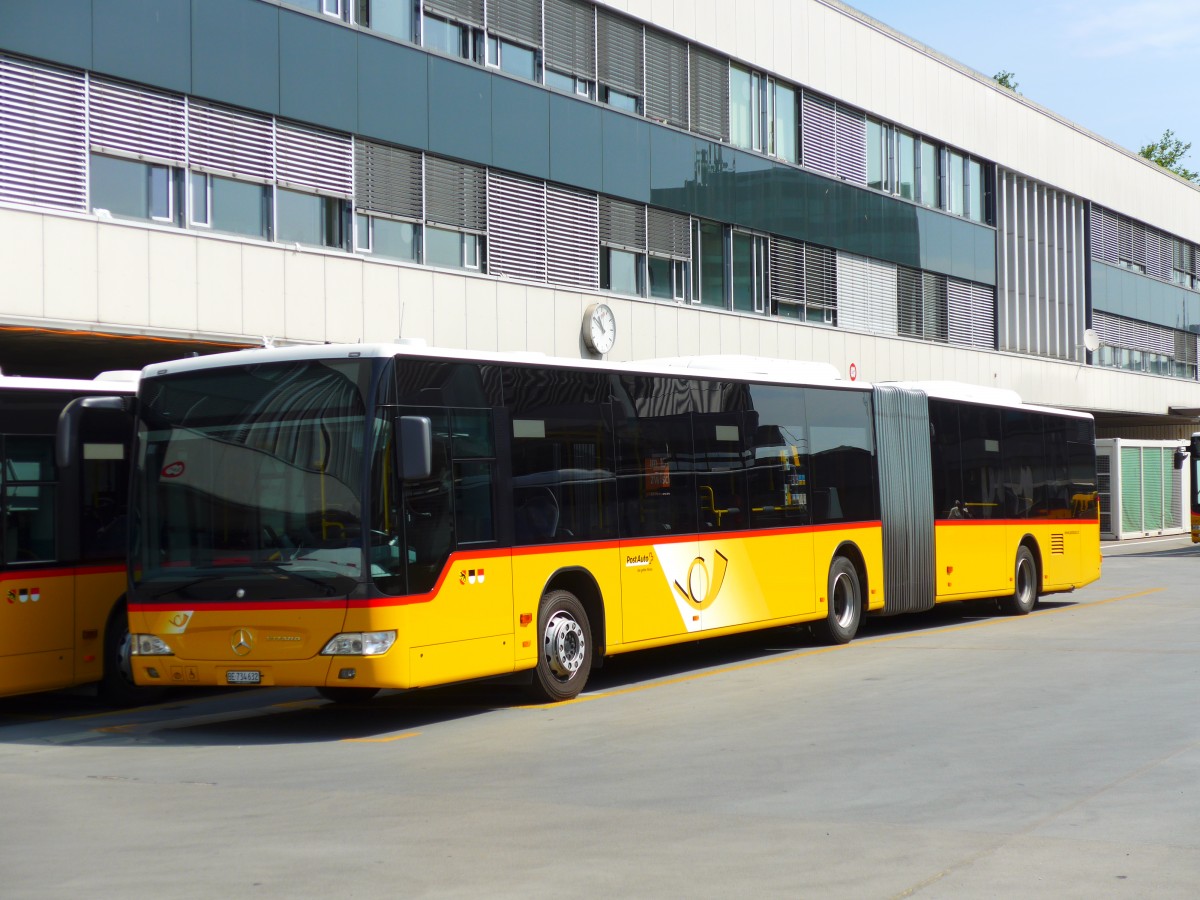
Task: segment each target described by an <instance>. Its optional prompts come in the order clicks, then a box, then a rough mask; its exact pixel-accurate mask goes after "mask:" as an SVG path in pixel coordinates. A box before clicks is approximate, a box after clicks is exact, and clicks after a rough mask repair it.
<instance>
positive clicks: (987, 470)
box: [959, 403, 1005, 519]
mask: <svg viewBox="0 0 1200 900" xmlns="http://www.w3.org/2000/svg"><path fill="white" fill-rule="evenodd" d="M959 434H960V436H961V439H962V443H961V444H960V450H961V454H962V500H963V509H964V513H965V515H966V516H968V517H969V518H973V519H998V518H1002V517H1003V516H1004V515H1005V511H1004V507H1003V504H1002V500H1003V497H1004V486H1003V477H1002V467H1001V456H1000V442H1001V431H1000V410H998V409H987V408H985V407H981V406H973V405H971V404H969V403H965V404H962V405H961V406H960V407H959Z"/></svg>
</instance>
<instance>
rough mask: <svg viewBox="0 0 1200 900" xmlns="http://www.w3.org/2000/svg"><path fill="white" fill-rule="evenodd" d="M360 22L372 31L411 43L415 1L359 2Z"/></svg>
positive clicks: (366, 0) (368, 0)
mask: <svg viewBox="0 0 1200 900" xmlns="http://www.w3.org/2000/svg"><path fill="white" fill-rule="evenodd" d="M364 13H365V15H364ZM358 20H359V21H360V22H362V23H364V24H366V26H367V27H368V28H370V29H371V30H372V31H378V32H379V33H380V34H386V35H389V36H390V37H394V38H400V39H401V40H404V41H411V40H412V39H413V33H412V26H413V0H359V16H358Z"/></svg>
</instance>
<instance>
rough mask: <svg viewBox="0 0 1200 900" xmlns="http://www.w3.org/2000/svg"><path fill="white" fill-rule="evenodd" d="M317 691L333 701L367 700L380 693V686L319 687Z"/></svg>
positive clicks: (351, 701)
mask: <svg viewBox="0 0 1200 900" xmlns="http://www.w3.org/2000/svg"><path fill="white" fill-rule="evenodd" d="M317 693H318V694H320V695H321V696H322V697H324V698H325V699H326V700H329V701H331V702H333V703H347V704H348V703H359V702H364V703H365V702H366V701H367V700H370V699H371V698H372V697H374V696H375V695H376V694H378V693H379V688H369V687H343V686H341V685H338V686H337V687H324V686H322V687H319V688H317Z"/></svg>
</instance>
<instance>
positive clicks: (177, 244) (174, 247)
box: [137, 230, 227, 332]
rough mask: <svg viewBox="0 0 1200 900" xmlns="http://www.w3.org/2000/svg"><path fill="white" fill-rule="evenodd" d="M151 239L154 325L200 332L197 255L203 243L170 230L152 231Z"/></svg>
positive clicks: (152, 315)
mask: <svg viewBox="0 0 1200 900" xmlns="http://www.w3.org/2000/svg"><path fill="white" fill-rule="evenodd" d="M147 237H148V239H149V241H148V249H149V253H150V258H149V265H150V272H149V278H148V282H149V323H150V325H152V326H153V327H155V328H171V329H178V330H180V331H191V332H194V331H196V330H198V329H199V327H200V321H199V309H198V302H197V279H196V256H197V254H198V253H199V243H198V242H197V241H195V240H192V239H191V238H189V237H188V236H187V235H186V234H178V233H174V232H170V231H158V230H155V231H151V232H148V233H147ZM137 324H141V323H140V322H139V323H137ZM221 330H227V329H221Z"/></svg>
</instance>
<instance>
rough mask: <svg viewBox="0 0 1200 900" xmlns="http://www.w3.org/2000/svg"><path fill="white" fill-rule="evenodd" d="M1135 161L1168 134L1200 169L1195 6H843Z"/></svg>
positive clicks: (1124, 2)
mask: <svg viewBox="0 0 1200 900" xmlns="http://www.w3.org/2000/svg"><path fill="white" fill-rule="evenodd" d="M844 2H846V3H848V5H850V6H853V7H854V8H855V9H858V10H860V11H861V12H864V13H866V14H867V15H869V16H871V17H872V18H874V19H878V20H879V21H881V22H884V23H886V24H887V25H890V26H891V27H892V28H894V29H895V30H896V31H899V32H901V33H903V34H905V35H907V36H909V37H911V38H913V39H914V40H917V41H920V42H921V43H923V44H926V45H928V46H930V47H932V48H933V49H934V50H937V51H938V52H939V53H941V54H943V55H945V56H949V57H950V58H952V59H954V60H957V61H958V62H960V63H962V64H963V65H966V66H969V67H970V68H972V69H975V70H976V71H978V72H981V73H983V74H984V75H989V76H992V75H995V74H997V73H998V72H1001V71H1008V72H1012V73H1014V80H1015V81H1016V83H1017V90H1018V91H1019V92H1020V93H1021V94H1023V95H1025V96H1026V97H1028V98H1029V99H1030V100H1033V101H1034V102H1035V103H1038V104H1040V105H1041V106H1044V107H1047V108H1048V109H1050V110H1052V111H1054V112H1056V113H1058V114H1059V115H1060V116H1063V117H1064V118H1066V119H1069V120H1071V121H1073V122H1076V123H1078V124H1080V125H1082V126H1083V127H1084V128H1087V129H1088V130H1089V131H1093V132H1095V133H1096V134H1098V135H1100V136H1101V137H1104V138H1107V139H1108V140H1110V141H1112V142H1113V143H1115V144H1118V145H1120V146H1122V147H1125V148H1126V149H1128V150H1131V151H1133V152H1134V153H1136V152H1137V151H1138V150H1139V149H1140V148H1141V147H1142V146H1144V145H1146V144H1149V143H1153V142H1155V141H1157V140H1158V139H1159V138H1160V137H1162V134H1163V132H1164V131H1165V130H1167V129H1171V130H1172V131H1174V132H1175V137H1176V138H1178V139H1181V140H1183V141H1184V143H1189V142H1190V143H1193V144H1194V146H1193V148H1192V150H1191V152H1190V153H1189V154H1188V155H1187V156H1186V157H1185V158H1184V160H1183V163H1184V165H1185V166H1187V167H1188V168H1190V169H1197V168H1200V118H1198V117H1197V116H1196V110H1197V106H1198V103H1197V101H1198V100H1200V51H1198V47H1200V0H1108V2H1105V0H1099V2H1097V0H1040V2H1038V0H1007V2H1000V3H997V2H995V0H987V2H984V0H844Z"/></svg>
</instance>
